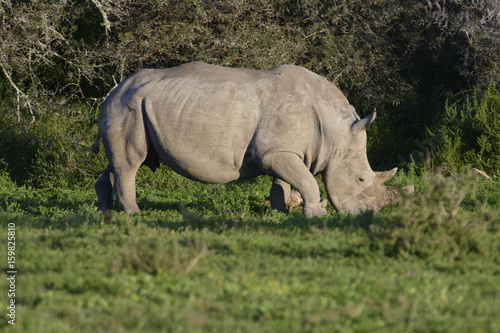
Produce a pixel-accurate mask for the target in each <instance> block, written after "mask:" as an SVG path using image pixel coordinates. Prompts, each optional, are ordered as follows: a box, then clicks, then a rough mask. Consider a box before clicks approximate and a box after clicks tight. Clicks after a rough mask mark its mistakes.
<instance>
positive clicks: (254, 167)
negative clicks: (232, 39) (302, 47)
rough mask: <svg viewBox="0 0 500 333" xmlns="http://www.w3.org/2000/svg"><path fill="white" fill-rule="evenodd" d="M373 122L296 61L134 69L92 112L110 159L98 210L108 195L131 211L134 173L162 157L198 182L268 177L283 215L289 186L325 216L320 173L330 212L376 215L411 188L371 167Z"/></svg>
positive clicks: (100, 183)
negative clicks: (256, 66)
mask: <svg viewBox="0 0 500 333" xmlns="http://www.w3.org/2000/svg"><path fill="white" fill-rule="evenodd" d="M374 119H375V113H373V114H371V115H369V116H368V117H366V118H364V119H359V117H358V115H357V114H356V112H355V110H354V108H353V107H352V106H351V105H349V102H348V101H347V99H346V98H345V97H344V95H343V94H342V93H341V92H340V90H339V89H338V88H337V87H336V86H335V85H334V84H333V83H330V82H329V81H327V80H326V79H325V78H322V77H320V76H318V75H316V74H314V73H312V72H310V71H309V70H306V69H304V68H301V67H297V66H279V67H276V68H273V69H269V70H246V69H233V68H224V67H218V66H214V65H208V64H205V63H201V62H194V63H189V64H184V65H181V66H178V67H174V68H169V69H145V70H141V71H139V72H137V73H135V74H133V75H131V76H130V77H128V78H127V79H126V80H125V81H123V82H122V83H121V84H120V85H119V86H118V87H116V88H115V89H114V90H113V91H112V92H111V94H110V95H109V96H108V97H107V99H106V100H105V102H104V105H103V108H102V111H101V114H100V116H99V138H98V140H97V141H96V143H97V144H99V139H100V138H102V140H103V143H104V147H105V149H106V154H107V158H108V161H109V165H108V167H107V169H106V170H105V171H104V173H103V174H102V175H101V176H100V177H99V179H98V180H97V182H96V184H95V188H96V192H97V196H98V200H99V203H98V209H99V210H101V211H105V210H109V209H111V208H112V207H113V201H116V202H118V203H119V204H120V205H121V207H122V208H123V210H124V211H125V212H128V213H133V212H137V211H138V210H139V207H138V206H137V203H136V192H135V175H136V172H137V170H138V169H139V167H140V166H141V165H147V166H148V167H150V168H151V169H152V170H155V169H156V167H157V166H158V164H159V161H160V159H161V160H163V161H164V162H165V163H166V164H167V165H168V166H169V167H170V168H172V169H173V170H174V171H176V172H178V173H179V174H181V175H183V176H185V177H188V178H190V179H193V180H197V181H201V182H207V183H227V182H230V181H233V180H237V179H243V178H250V177H255V176H258V175H262V174H266V175H269V176H271V177H273V178H274V183H273V185H272V187H271V193H270V202H271V207H273V208H275V209H277V210H279V211H282V212H284V213H286V206H285V202H286V201H287V199H288V196H289V195H290V188H291V186H293V187H294V188H296V189H297V190H298V191H299V192H300V194H301V195H302V198H303V211H304V213H305V214H306V215H307V216H320V215H324V214H326V213H327V212H326V209H325V207H326V205H327V202H326V200H325V199H321V198H320V191H319V188H318V184H317V182H316V179H315V178H314V176H313V175H315V174H317V173H322V175H323V181H324V183H325V187H326V191H327V194H328V198H329V200H330V202H331V203H332V205H333V206H334V207H335V208H336V209H337V210H338V211H339V212H343V213H353V214H356V213H360V212H363V211H367V210H372V211H375V212H376V211H378V210H379V209H380V208H381V207H382V206H384V205H387V204H390V203H392V202H393V201H394V199H395V197H396V196H397V195H398V193H400V192H406V193H411V192H413V185H410V186H407V187H404V188H402V189H398V188H394V187H388V186H382V183H384V182H385V181H386V180H388V179H389V178H391V177H392V176H393V175H394V173H395V172H396V169H393V170H390V171H387V172H374V171H372V169H371V167H370V165H369V163H368V159H367V157H366V131H365V130H366V129H367V128H368V127H369V126H370V124H371V122H372V121H373V120H374Z"/></svg>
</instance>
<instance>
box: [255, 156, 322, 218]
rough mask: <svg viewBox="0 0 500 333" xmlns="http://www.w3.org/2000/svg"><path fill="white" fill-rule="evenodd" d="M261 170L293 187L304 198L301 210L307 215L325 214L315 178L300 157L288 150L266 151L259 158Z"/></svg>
mask: <svg viewBox="0 0 500 333" xmlns="http://www.w3.org/2000/svg"><path fill="white" fill-rule="evenodd" d="M261 163H262V168H263V170H264V171H265V172H266V173H267V174H268V175H270V176H272V177H275V178H279V179H282V180H283V181H284V182H286V183H288V184H290V185H291V186H293V187H295V188H296V189H297V190H298V191H299V192H300V194H301V195H302V198H303V200H304V206H303V211H304V214H305V215H306V216H308V217H311V216H322V215H326V214H327V212H326V209H325V207H326V201H325V200H320V195H319V187H318V183H317V182H316V179H315V178H314V176H313V175H312V174H311V172H310V171H309V169H308V168H307V167H306V165H305V164H304V162H303V161H302V159H301V158H300V157H299V156H298V155H296V154H293V153H289V152H273V153H267V154H265V155H264V156H263V157H262V158H261Z"/></svg>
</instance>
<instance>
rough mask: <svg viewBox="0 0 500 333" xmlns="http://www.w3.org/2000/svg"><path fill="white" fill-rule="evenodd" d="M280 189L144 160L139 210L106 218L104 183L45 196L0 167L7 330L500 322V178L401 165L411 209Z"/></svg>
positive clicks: (361, 327)
mask: <svg viewBox="0 0 500 333" xmlns="http://www.w3.org/2000/svg"><path fill="white" fill-rule="evenodd" d="M270 183H271V180H270V179H269V178H266V177H259V178H256V179H254V180H250V181H246V182H236V183H231V184H227V185H207V184H199V183H196V182H191V181H189V180H187V179H185V178H182V177H180V176H177V175H175V174H173V173H172V172H171V171H170V170H168V169H167V168H164V167H162V168H161V169H160V170H159V172H157V174H152V173H151V172H150V171H149V170H143V169H141V170H140V175H139V177H138V203H139V206H140V207H141V208H142V211H141V212H140V213H138V214H136V215H134V216H128V215H127V214H125V213H122V212H119V211H118V210H116V211H113V212H109V213H105V214H101V213H97V212H96V211H95V210H96V200H97V199H96V196H95V193H94V190H93V181H92V180H90V179H89V180H88V182H86V183H82V184H79V186H78V187H76V186H71V187H68V186H64V185H63V184H59V185H54V186H52V187H47V188H43V189H34V188H27V187H20V186H17V185H16V184H14V183H13V182H11V181H10V179H9V178H8V175H6V174H5V173H0V221H1V225H0V240H1V244H2V245H1V247H2V248H1V249H0V253H1V254H2V259H1V264H0V267H2V272H1V273H0V275H1V276H0V304H1V306H0V307H1V308H2V309H3V310H2V312H3V314H2V318H3V319H2V321H0V330H3V331H6V332H388V331H392V332H498V331H500V222H499V213H500V208H499V206H498V202H499V201H500V181H499V179H498V178H494V179H493V181H492V182H488V181H487V180H485V179H483V178H477V177H474V176H468V175H463V176H461V177H455V178H443V177H438V176H430V175H424V176H417V175H415V172H412V171H410V172H409V173H404V172H399V173H398V174H397V176H396V177H395V180H394V181H393V183H394V184H396V185H403V184H409V183H414V184H415V186H416V189H417V192H418V193H417V194H415V195H413V196H412V197H411V198H406V199H404V201H403V202H402V203H401V204H400V205H399V206H391V207H386V208H385V209H384V210H383V211H382V212H381V214H379V215H378V216H372V215H370V214H365V215H362V216H346V215H340V214H336V213H335V211H334V210H333V209H332V208H331V207H329V212H330V216H329V217H326V218H313V219H307V218H305V217H303V216H302V215H301V213H300V208H297V209H296V210H295V211H293V212H292V213H291V214H290V215H289V216H285V215H283V214H279V213H276V212H274V211H271V210H270V209H269V206H266V205H265V204H264V202H265V200H266V199H267V195H268V190H269V187H270ZM323 197H325V195H324V191H323ZM9 226H15V268H16V270H17V274H16V276H15V277H16V281H15V297H11V296H9V287H12V286H11V285H10V281H9V280H7V277H9V275H8V274H6V273H5V272H6V271H8V270H9V267H8V260H7V257H8V251H7V250H8V249H7V246H8V244H7V237H8V231H9V229H8V227H9ZM11 299H15V302H16V303H15V305H16V307H15V311H16V312H15V315H16V317H15V324H16V325H15V326H12V325H10V324H9V323H8V320H10V319H9V317H7V316H6V315H7V313H8V311H9V310H8V309H7V306H8V305H9V301H10V300H11Z"/></svg>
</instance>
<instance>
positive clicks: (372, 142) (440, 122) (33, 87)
mask: <svg viewBox="0 0 500 333" xmlns="http://www.w3.org/2000/svg"><path fill="white" fill-rule="evenodd" d="M0 20H1V22H0V169H7V171H8V172H9V174H10V176H11V178H12V179H14V180H15V181H16V182H18V183H20V184H27V185H33V186H46V185H48V184H54V182H56V183H65V184H78V183H79V182H80V181H82V180H83V179H86V178H89V177H97V176H98V174H99V173H100V172H102V170H103V169H104V167H105V164H106V160H105V156H104V154H103V153H102V152H101V153H100V155H98V156H94V155H92V154H91V153H89V152H88V148H89V147H90V145H92V143H93V141H94V139H95V138H96V135H97V122H96V120H97V117H98V113H99V109H100V105H101V103H102V102H103V100H104V98H105V97H106V95H107V94H108V92H109V91H110V89H112V88H113V87H114V86H115V85H116V84H117V83H119V82H121V81H122V80H124V79H125V78H126V77H127V76H128V75H130V74H132V73H133V72H135V71H137V70H139V69H142V68H145V67H148V68H162V67H170V66H175V65H179V64H182V63H185V62H189V61H193V60H201V61H205V62H208V63H212V64H218V65H223V66H229V67H242V68H253V69H265V68H271V67H273V66H277V65H281V64H295V65H299V66H303V67H306V68H308V69H310V70H312V71H314V72H316V73H318V74H320V75H323V76H325V77H327V78H328V79H329V80H330V81H332V82H334V83H335V84H337V85H338V86H339V87H340V89H341V90H342V91H343V92H344V94H345V95H346V96H347V97H348V98H349V100H350V102H351V103H352V104H353V105H354V106H356V108H357V111H358V113H359V114H360V115H361V116H365V115H367V114H369V113H371V112H372V111H373V110H374V109H376V110H377V112H378V117H377V121H376V122H375V123H374V126H373V127H372V128H370V132H369V143H368V153H369V158H370V160H371V163H372V166H373V168H374V169H386V168H389V167H393V166H396V165H399V166H402V165H403V166H404V165H405V164H407V163H410V162H415V163H421V164H423V165H426V167H439V168H442V170H445V171H446V172H448V173H454V172H456V171H457V170H460V168H463V167H477V168H479V169H482V170H484V171H486V172H488V173H490V174H491V175H497V174H498V171H499V170H500V160H499V158H498V154H499V152H500V85H499V83H498V82H499V77H500V65H499V64H500V62H499V60H500V3H499V2H498V1H496V0H483V1H481V0H469V1H466V0H463V1H460V0H448V1H446V0H419V1H417V0H398V1H396V0H373V1H364V0H351V1H340V0H327V1H325V0H309V1H300V0H265V1H264V0H250V1H242V0H228V1H201V0H182V1H180V0H179V1H176V0H171V1H168V0H166V1H160V0H146V1H143V0H141V1H135V0H132V1H126V0H67V1H50V0H41V1H40V0H38V1H13V0H0Z"/></svg>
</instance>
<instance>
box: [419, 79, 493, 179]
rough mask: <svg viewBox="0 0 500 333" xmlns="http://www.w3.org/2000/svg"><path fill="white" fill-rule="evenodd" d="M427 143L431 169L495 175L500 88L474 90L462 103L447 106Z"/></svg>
mask: <svg viewBox="0 0 500 333" xmlns="http://www.w3.org/2000/svg"><path fill="white" fill-rule="evenodd" d="M429 139H430V140H429V141H428V143H429V147H430V150H431V152H432V157H433V164H434V166H436V167H443V166H444V167H445V168H446V169H447V170H449V171H455V170H456V169H457V168H460V167H463V166H467V167H469V168H470V167H475V168H478V169H481V170H483V171H485V172H487V173H490V174H493V175H498V173H499V171H500V159H499V158H498V156H500V86H498V85H492V86H491V87H490V88H488V89H487V90H486V91H484V92H482V91H479V90H476V91H475V92H474V94H472V95H471V96H469V97H467V98H466V99H465V101H463V102H455V103H453V104H451V103H450V102H449V103H447V105H446V113H445V115H444V117H443V119H441V122H440V123H439V125H438V126H437V127H436V128H435V129H433V131H431V132H430V133H429Z"/></svg>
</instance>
